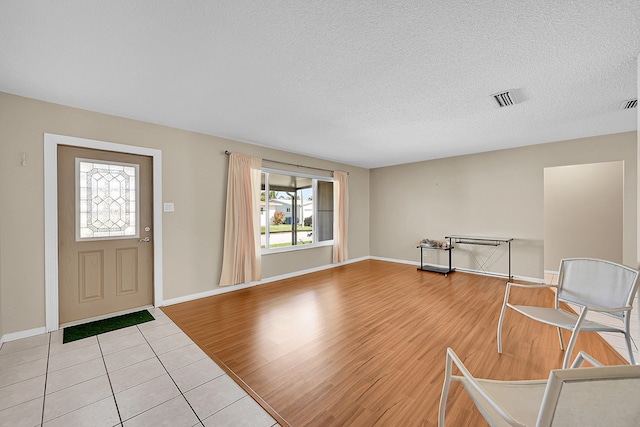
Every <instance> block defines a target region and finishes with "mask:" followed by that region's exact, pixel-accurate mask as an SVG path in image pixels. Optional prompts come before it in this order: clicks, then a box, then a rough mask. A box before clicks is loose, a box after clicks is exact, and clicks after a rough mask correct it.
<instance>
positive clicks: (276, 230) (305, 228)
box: [260, 224, 313, 234]
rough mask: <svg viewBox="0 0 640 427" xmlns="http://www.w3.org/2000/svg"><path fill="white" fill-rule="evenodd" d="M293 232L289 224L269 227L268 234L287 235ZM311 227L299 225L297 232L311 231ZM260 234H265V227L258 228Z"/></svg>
mask: <svg viewBox="0 0 640 427" xmlns="http://www.w3.org/2000/svg"><path fill="white" fill-rule="evenodd" d="M292 230H293V228H292V225H291V224H280V225H272V226H270V227H269V232H270V233H287V232H291V231H292ZM312 230H313V227H308V226H305V225H299V226H298V231H312ZM260 233H262V234H264V233H265V227H264V226H262V227H260Z"/></svg>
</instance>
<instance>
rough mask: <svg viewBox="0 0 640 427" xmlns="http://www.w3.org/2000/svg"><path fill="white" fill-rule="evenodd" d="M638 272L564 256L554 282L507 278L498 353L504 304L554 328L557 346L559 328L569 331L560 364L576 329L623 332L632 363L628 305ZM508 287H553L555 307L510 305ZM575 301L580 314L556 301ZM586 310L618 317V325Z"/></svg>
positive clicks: (570, 348)
mask: <svg viewBox="0 0 640 427" xmlns="http://www.w3.org/2000/svg"><path fill="white" fill-rule="evenodd" d="M639 283H640V282H638V272H637V271H636V270H633V269H631V268H629V267H626V266H624V265H620V264H616V263H614V262H610V261H603V260H598V259H592V258H572V259H564V260H562V262H561V263H560V275H559V278H558V284H557V285H523V284H517V283H511V282H507V289H506V291H505V294H504V302H503V304H502V311H501V312H500V320H498V353H502V323H503V321H504V315H505V312H506V309H507V307H509V308H512V309H514V310H515V311H517V312H518V313H521V314H524V315H525V316H527V317H529V318H531V319H534V320H537V321H538V322H542V323H546V324H547V325H552V326H555V327H557V328H558V337H559V339H560V349H562V350H564V339H563V337H562V331H561V329H567V330H570V331H572V334H571V339H570V340H569V346H568V347H567V350H566V353H565V356H564V362H563V364H562V367H563V368H565V369H566V368H567V366H568V364H569V359H570V357H571V352H572V351H573V347H574V345H575V343H576V340H577V339H578V333H579V332H580V331H589V332H619V333H622V334H624V337H625V340H626V343H627V349H628V351H629V360H630V362H631V364H635V360H634V358H633V349H632V348H631V331H630V321H631V309H632V308H633V300H634V298H635V295H636V292H637V290H638V284H639ZM512 287H520V288H527V289H536V288H545V287H548V288H556V298H555V307H554V308H548V307H535V306H525V305H514V304H511V303H510V302H509V292H510V291H511V288H512ZM562 302H564V303H570V304H575V305H577V306H579V307H580V314H579V315H576V314H575V313H573V312H570V311H567V310H564V309H562V308H561V307H560V303H562ZM590 312H598V313H604V314H606V315H608V316H611V317H613V318H615V319H618V320H620V321H622V325H621V326H620V327H615V326H610V325H606V324H603V323H599V322H595V321H592V320H587V319H586V317H587V314H588V313H590Z"/></svg>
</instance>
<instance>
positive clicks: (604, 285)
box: [558, 258, 638, 318]
mask: <svg viewBox="0 0 640 427" xmlns="http://www.w3.org/2000/svg"><path fill="white" fill-rule="evenodd" d="M637 291H638V271H636V270H634V269H632V268H629V267H626V266H624V265H620V264H616V263H615V262H611V261H604V260H600V259H593V258H570V259H563V260H562V262H561V263H560V276H559V278H558V300H560V301H565V302H570V303H575V304H578V305H584V306H593V307H600V308H620V307H625V306H631V305H633V299H634V297H635V295H636V292H637ZM616 317H620V318H621V317H623V313H618V314H617V315H616Z"/></svg>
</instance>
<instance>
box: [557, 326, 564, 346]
mask: <svg viewBox="0 0 640 427" xmlns="http://www.w3.org/2000/svg"><path fill="white" fill-rule="evenodd" d="M558 339H559V340H560V350H564V337H563V336H562V329H561V328H558Z"/></svg>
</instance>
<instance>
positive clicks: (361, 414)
mask: <svg viewBox="0 0 640 427" xmlns="http://www.w3.org/2000/svg"><path fill="white" fill-rule="evenodd" d="M504 283H505V280H504V279H498V278H492V277H486V276H480V275H474V274H467V273H461V272H456V273H453V274H450V275H449V276H447V277H444V276H443V275H440V274H437V273H428V272H423V271H417V270H416V268H415V267H413V266H410V265H403V264H395V263H389V262H383V261H375V260H368V261H362V262H358V263H354V264H349V265H345V266H341V267H337V268H333V269H329V270H324V271H321V272H317V273H312V274H308V275H304V276H299V277H295V278H291V279H287V280H282V281H279V282H273V283H270V284H266V285H262V286H257V287H253V288H249V289H245V290H240V291H234V292H230V293H227V294H222V295H217V296H213V297H208V298H202V299H199V300H196V301H191V302H186V303H182V304H176V305H172V306H168V307H165V308H163V310H164V311H165V312H166V313H167V315H168V316H169V317H170V318H171V319H173V321H174V322H175V323H176V324H177V325H178V326H180V327H181V328H182V329H183V330H184V331H185V332H186V333H187V334H188V335H189V336H190V337H191V338H192V339H193V340H194V341H195V342H196V343H197V344H198V345H199V346H200V347H201V348H202V349H203V350H205V351H206V352H207V353H208V354H209V355H210V356H211V357H212V358H214V360H216V361H217V362H219V363H221V364H223V365H224V366H225V367H226V369H228V370H229V371H231V372H232V373H233V374H235V375H237V377H239V379H240V382H241V383H243V385H244V386H245V387H246V388H247V389H248V391H250V392H253V393H255V394H257V395H258V396H259V397H260V398H261V399H263V400H264V402H266V404H265V406H267V408H266V409H268V410H271V411H273V412H276V413H277V414H275V415H276V419H278V420H279V421H280V422H281V424H283V425H286V424H289V425H291V426H374V425H379V426H433V425H436V423H437V412H438V400H439V397H440V391H441V388H442V381H443V378H444V362H445V349H446V348H447V347H451V348H453V349H454V350H455V352H456V353H457V354H458V356H460V358H461V359H462V361H463V362H464V363H465V364H466V365H467V367H468V368H469V370H470V371H471V372H472V373H473V374H474V375H476V376H478V377H485V378H493V379H534V378H547V377H548V374H549V370H551V369H556V368H560V367H561V365H562V358H563V352H562V351H561V350H560V348H559V344H558V337H557V332H556V330H555V329H554V328H552V327H549V326H545V325H541V324H539V323H537V322H534V321H531V320H528V319H526V318H525V317H523V316H520V315H518V314H517V313H515V312H513V311H511V310H510V311H509V312H508V313H507V316H506V318H505V326H504V331H503V346H504V348H503V350H504V351H503V354H502V355H498V353H497V349H496V325H497V321H498V316H499V311H500V307H501V304H502V299H503V296H504V288H505V286H504ZM511 301H513V302H515V303H527V304H547V305H549V306H552V304H553V295H552V293H551V292H549V291H548V290H534V291H527V290H524V291H523V290H520V289H514V290H512V294H511ZM568 338H569V336H568V335H567V341H566V342H568ZM579 350H585V351H587V352H588V353H590V354H591V355H593V356H594V357H596V358H597V359H599V360H600V361H601V362H603V363H604V364H605V365H617V364H623V363H625V361H624V359H623V358H622V357H621V356H619V355H618V354H617V353H616V352H615V350H613V349H612V348H611V347H610V346H609V345H608V344H607V343H606V342H605V341H604V340H603V339H602V338H600V337H599V336H598V335H597V334H594V333H582V334H581V335H580V338H579V339H578V342H577V345H576V349H575V351H574V353H575V354H577V352H578V351H579ZM461 390H462V387H461V386H460V385H458V384H454V385H453V386H452V392H451V394H450V395H449V401H448V410H447V425H450V426H477V425H483V424H485V423H484V421H483V418H482V416H481V415H480V413H479V412H477V410H475V407H474V406H473V404H472V403H471V401H470V400H469V398H468V397H467V395H466V394H465V393H461ZM264 402H263V404H264Z"/></svg>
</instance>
